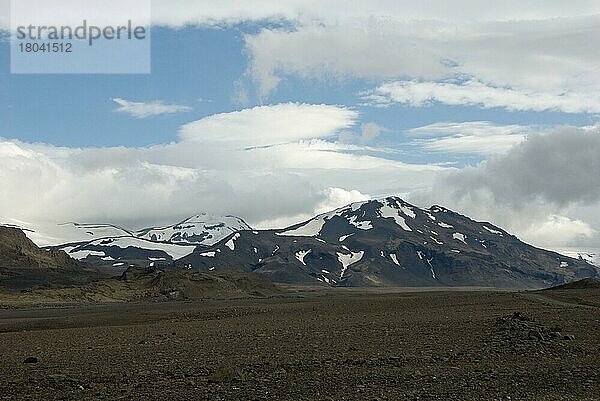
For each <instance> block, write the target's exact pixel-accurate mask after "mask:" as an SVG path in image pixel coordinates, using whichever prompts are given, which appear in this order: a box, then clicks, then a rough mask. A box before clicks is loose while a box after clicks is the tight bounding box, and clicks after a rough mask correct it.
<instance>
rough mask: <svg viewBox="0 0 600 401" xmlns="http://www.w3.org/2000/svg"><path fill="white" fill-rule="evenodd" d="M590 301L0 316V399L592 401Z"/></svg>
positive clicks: (434, 295) (595, 319) (314, 299)
mask: <svg viewBox="0 0 600 401" xmlns="http://www.w3.org/2000/svg"><path fill="white" fill-rule="evenodd" d="M598 299H600V291H599V290H583V291H572V292H562V293H560V294H553V293H551V292H540V293H512V292H489V291H452V292H449V291H425V292H406V291H394V292H389V293H386V292H381V291H380V292H375V291H356V290H355V291H343V290H338V291H331V292H323V291H312V292H310V291H309V292H307V291H302V292H293V293H292V294H289V293H287V294H284V295H279V296H274V297H271V298H266V299H239V300H222V301H218V300H212V301H193V302H180V301H171V302H151V301H140V302H137V303H113V304H94V305H78V306H56V307H36V308H33V307H31V306H27V307H26V308H24V309H4V310H0V354H1V355H2V358H1V359H0V398H1V399H6V400H17V399H31V400H54V399H64V400H79V399H100V400H102V399H103V400H116V399H125V400H127V399H132V400H140V399H161V400H195V399H198V400H278V401H279V400H405V399H406V400H455V399H456V400H458V399H460V400H509V399H510V400H539V401H541V400H597V399H600V353H599V352H598V346H599V345H600V309H598V306H597V305H598V302H597V300H598ZM582 300H583V302H582ZM0 303H1V302H0ZM516 312H520V313H516ZM27 357H35V358H37V359H38V362H37V363H24V361H25V359H26V358H27Z"/></svg>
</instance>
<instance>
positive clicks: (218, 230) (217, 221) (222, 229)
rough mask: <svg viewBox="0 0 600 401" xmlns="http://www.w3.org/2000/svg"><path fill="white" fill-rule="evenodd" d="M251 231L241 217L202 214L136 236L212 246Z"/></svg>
mask: <svg viewBox="0 0 600 401" xmlns="http://www.w3.org/2000/svg"><path fill="white" fill-rule="evenodd" d="M249 230H252V228H250V226H249V225H248V224H246V222H245V221H244V220H242V219H240V218H239V217H235V216H223V217H220V216H219V217H218V216H214V215H211V214H207V213H202V214H198V215H196V216H192V217H190V218H188V219H185V220H183V221H182V222H180V223H178V224H175V225H173V226H166V227H153V228H146V229H144V230H140V231H138V232H136V233H135V236H137V237H139V238H144V239H147V240H150V241H155V242H170V243H175V244H197V245H204V246H212V245H214V244H216V243H218V242H220V241H221V240H223V239H225V238H227V237H228V236H229V235H231V234H233V233H236V232H239V231H249Z"/></svg>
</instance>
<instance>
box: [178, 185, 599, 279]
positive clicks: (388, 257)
mask: <svg viewBox="0 0 600 401" xmlns="http://www.w3.org/2000/svg"><path fill="white" fill-rule="evenodd" d="M174 266H175V267H178V268H187V269H193V270H195V271H211V270H220V269H224V268H238V269H241V270H243V271H252V272H256V273H260V274H262V275H264V276H266V277H268V278H269V279H271V280H273V281H275V282H281V283H305V284H314V283H323V284H326V285H331V286H352V287H358V286H486V287H505V288H539V287H547V286H552V285H560V284H563V283H566V282H571V281H574V280H577V279H583V278H586V277H598V276H599V275H600V270H599V269H598V268H597V267H595V266H592V265H590V264H588V263H586V262H585V261H583V260H578V259H574V258H570V257H566V256H562V255H559V254H558V253H555V252H550V251H545V250H542V249H538V248H535V247H533V246H530V245H527V244H525V243H523V242H522V241H520V240H519V239H518V238H516V237H515V236H513V235H511V234H509V233H508V232H506V231H504V230H502V229H501V228H498V227H496V226H494V225H492V224H489V223H481V222H476V221H474V220H471V219H470V218H468V217H466V216H463V215H460V214H458V213H455V212H452V211H450V210H448V209H446V208H444V207H441V206H433V207H431V208H429V209H420V208H418V207H415V206H413V205H410V204H409V203H407V202H405V201H403V200H402V199H400V198H396V197H390V198H385V199H379V200H372V201H367V202H360V203H354V204H352V205H349V206H347V207H344V208H340V209H337V210H335V211H332V212H330V213H326V214H322V215H319V216H317V217H315V218H313V219H311V220H308V221H306V222H303V223H300V224H297V225H294V226H291V227H289V228H286V229H283V230H266V231H241V232H238V233H235V234H232V235H230V236H229V237H228V238H225V239H224V240H223V241H221V242H219V243H217V244H215V245H214V246H212V247H208V248H198V249H196V250H195V251H194V252H193V253H191V254H189V255H187V256H185V257H183V258H181V259H178V260H176V261H175V263H174Z"/></svg>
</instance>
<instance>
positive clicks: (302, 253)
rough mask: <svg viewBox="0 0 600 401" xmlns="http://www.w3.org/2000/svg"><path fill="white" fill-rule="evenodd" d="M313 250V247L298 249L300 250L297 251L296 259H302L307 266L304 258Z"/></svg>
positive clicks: (301, 261)
mask: <svg viewBox="0 0 600 401" xmlns="http://www.w3.org/2000/svg"><path fill="white" fill-rule="evenodd" d="M311 252H312V249H309V250H308V251H298V252H296V259H298V261H300V263H302V264H303V265H304V266H306V262H304V258H305V257H306V255H308V254H309V253H311Z"/></svg>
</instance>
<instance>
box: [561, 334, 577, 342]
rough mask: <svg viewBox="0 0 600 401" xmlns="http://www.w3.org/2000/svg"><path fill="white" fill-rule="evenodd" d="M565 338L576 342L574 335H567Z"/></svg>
mask: <svg viewBox="0 0 600 401" xmlns="http://www.w3.org/2000/svg"><path fill="white" fill-rule="evenodd" d="M564 338H565V340H567V341H573V340H575V336H574V335H573V334H567V335H566V336H565V337H564Z"/></svg>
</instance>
